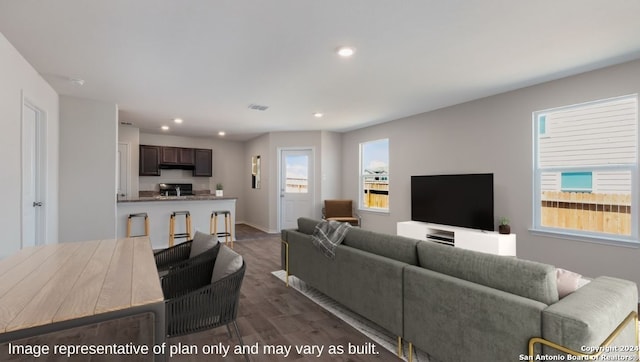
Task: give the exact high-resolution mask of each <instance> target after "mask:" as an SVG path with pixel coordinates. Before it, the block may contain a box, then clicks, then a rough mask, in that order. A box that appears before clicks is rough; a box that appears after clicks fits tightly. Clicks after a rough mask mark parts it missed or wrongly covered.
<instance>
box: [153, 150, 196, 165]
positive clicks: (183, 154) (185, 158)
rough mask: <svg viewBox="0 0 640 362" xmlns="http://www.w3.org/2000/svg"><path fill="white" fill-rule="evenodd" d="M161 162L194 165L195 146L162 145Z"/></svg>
mask: <svg viewBox="0 0 640 362" xmlns="http://www.w3.org/2000/svg"><path fill="white" fill-rule="evenodd" d="M160 163H161V164H164V165H185V166H193V164H194V152H193V148H181V147H162V156H161V158H160Z"/></svg>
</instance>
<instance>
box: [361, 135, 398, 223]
mask: <svg viewBox="0 0 640 362" xmlns="http://www.w3.org/2000/svg"><path fill="white" fill-rule="evenodd" d="M385 140H386V142H387V172H386V173H382V174H380V176H383V177H386V181H387V207H386V208H377V207H367V206H365V205H364V191H365V187H364V183H365V182H364V180H365V177H367V176H369V175H366V174H365V173H364V172H363V171H364V156H365V155H364V148H365V146H366V145H367V144H371V143H375V142H380V141H385ZM389 154H390V140H389V138H388V137H386V138H378V139H373V140H369V141H364V142H360V144H359V159H358V160H359V162H358V165H359V167H358V210H361V211H370V212H377V213H389V210H390V205H391V202H390V201H391V197H390V188H391V182H390V180H391V179H390V163H391V162H390V157H389Z"/></svg>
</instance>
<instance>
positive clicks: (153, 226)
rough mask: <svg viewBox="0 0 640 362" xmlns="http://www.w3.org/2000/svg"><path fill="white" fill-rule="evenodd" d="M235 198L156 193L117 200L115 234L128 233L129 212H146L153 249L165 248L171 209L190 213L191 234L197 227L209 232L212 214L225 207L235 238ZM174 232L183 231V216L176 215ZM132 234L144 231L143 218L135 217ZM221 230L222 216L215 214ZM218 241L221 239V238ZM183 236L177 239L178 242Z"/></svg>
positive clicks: (119, 235)
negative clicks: (158, 194)
mask: <svg viewBox="0 0 640 362" xmlns="http://www.w3.org/2000/svg"><path fill="white" fill-rule="evenodd" d="M236 200H237V198H236V197H218V196H215V195H209V194H207V195H194V196H155V197H136V198H127V199H120V200H118V207H117V209H118V211H117V212H118V214H117V235H118V237H125V236H126V233H127V218H128V216H129V214H136V213H140V212H146V213H147V215H148V216H149V236H150V239H151V243H152V246H153V248H154V249H164V248H166V247H168V246H169V217H170V216H171V213H172V212H174V211H189V213H190V214H191V224H192V230H191V233H192V234H191V235H193V234H194V233H195V232H196V230H198V231H200V232H203V233H207V234H208V233H209V229H210V226H209V225H210V222H211V213H212V212H213V211H221V210H227V211H229V212H231V235H233V237H234V239H235V235H236V232H235V222H236ZM175 227H176V229H175V232H176V233H183V232H185V222H184V217H182V216H178V217H177V218H176V226H175ZM131 230H132V231H131V233H132V235H140V234H143V233H144V220H143V219H142V218H134V219H133V221H132V227H131ZM222 231H224V217H222V216H218V232H222ZM220 240H223V238H221V239H220ZM183 241H184V239H176V241H175V243H176V244H178V243H181V242H183Z"/></svg>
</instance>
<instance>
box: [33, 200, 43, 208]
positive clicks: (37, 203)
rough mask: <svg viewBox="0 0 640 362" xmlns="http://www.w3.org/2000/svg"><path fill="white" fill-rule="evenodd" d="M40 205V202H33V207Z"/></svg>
mask: <svg viewBox="0 0 640 362" xmlns="http://www.w3.org/2000/svg"><path fill="white" fill-rule="evenodd" d="M36 206H42V202H35V201H34V202H33V207H36Z"/></svg>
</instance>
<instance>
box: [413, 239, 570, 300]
mask: <svg viewBox="0 0 640 362" xmlns="http://www.w3.org/2000/svg"><path fill="white" fill-rule="evenodd" d="M417 249H418V259H419V262H420V266H421V267H423V268H426V269H430V270H433V271H436V272H439V273H443V274H447V275H450V276H453V277H456V278H459V279H464V280H468V281H470V282H474V283H477V284H481V285H485V286H487V287H491V288H494V289H498V290H502V291H505V292H508V293H512V294H515V295H519V296H521V297H525V298H529V299H533V300H536V301H539V302H542V303H545V304H547V305H551V304H553V303H555V302H557V301H558V288H557V281H556V269H555V268H554V267H553V266H551V265H547V264H542V263H537V262H533V261H528V260H521V259H516V258H512V257H506V256H500V255H493V254H485V253H480V252H476V251H471V250H464V249H460V248H454V247H451V246H446V245H441V244H438V243H434V242H431V241H421V242H419V243H418V246H417Z"/></svg>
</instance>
